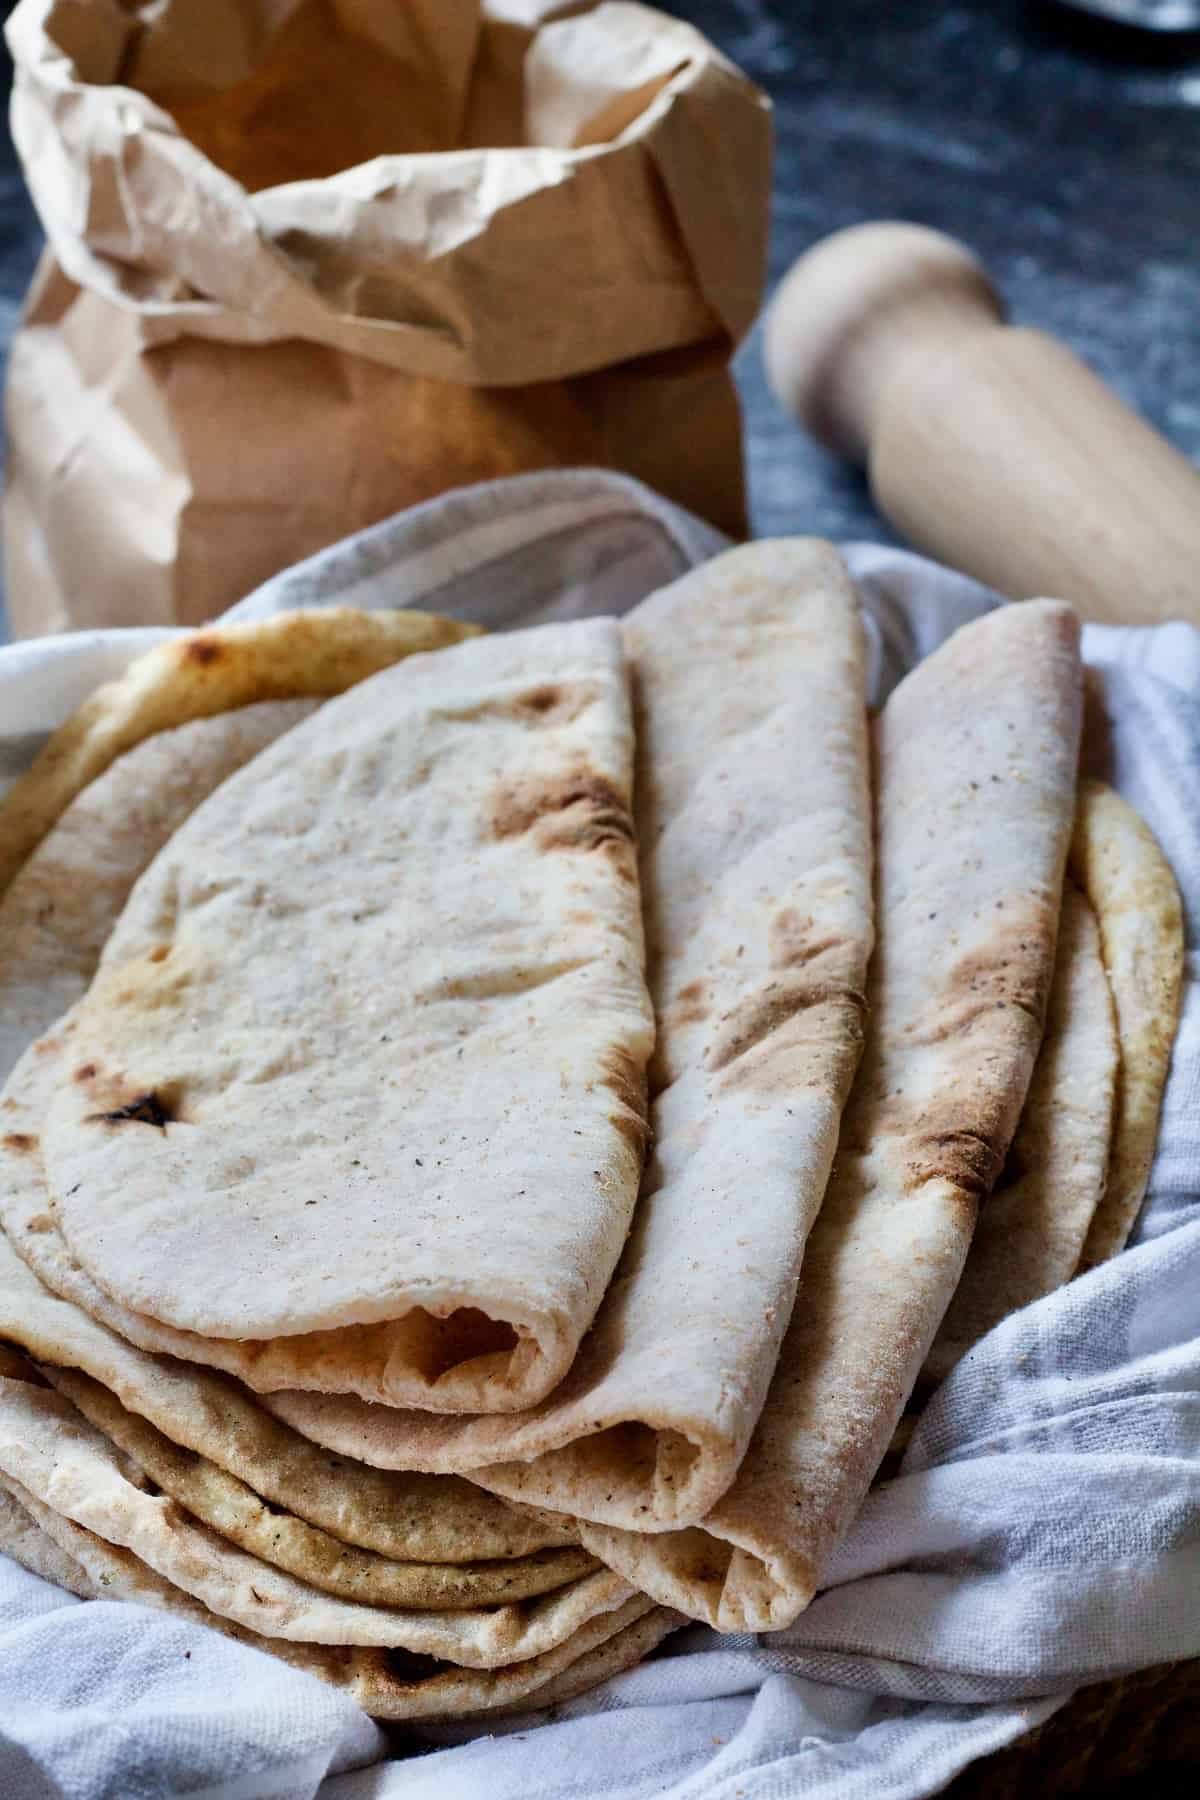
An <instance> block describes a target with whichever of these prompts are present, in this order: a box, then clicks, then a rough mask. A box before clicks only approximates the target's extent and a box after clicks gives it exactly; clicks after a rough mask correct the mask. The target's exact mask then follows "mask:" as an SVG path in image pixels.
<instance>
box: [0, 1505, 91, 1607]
mask: <svg viewBox="0 0 1200 1800" xmlns="http://www.w3.org/2000/svg"><path fill="white" fill-rule="evenodd" d="M0 1551H3V1553H4V1555H5V1556H11V1557H12V1559H13V1561H14V1562H19V1563H20V1565H21V1567H22V1568H23V1569H28V1570H29V1573H30V1574H31V1575H40V1576H41V1578H42V1580H43V1581H51V1582H53V1583H54V1585H55V1587H60V1588H66V1590H67V1592H68V1594H74V1595H75V1596H76V1597H77V1598H78V1599H80V1600H90V1599H91V1597H92V1593H93V1588H92V1584H91V1582H90V1581H89V1580H88V1577H87V1575H86V1573H85V1572H84V1570H83V1569H82V1568H81V1567H80V1565H79V1564H78V1563H77V1562H76V1561H75V1558H74V1557H73V1556H70V1555H68V1553H67V1552H66V1551H65V1550H62V1549H60V1548H59V1546H58V1545H57V1544H56V1543H55V1542H54V1539H53V1538H49V1537H47V1536H46V1534H45V1532H44V1531H43V1530H42V1528H41V1526H40V1525H38V1524H36V1523H35V1522H34V1520H33V1518H32V1517H31V1516H30V1514H29V1513H27V1512H26V1511H25V1508H24V1507H23V1506H20V1505H18V1503H17V1502H16V1501H15V1500H14V1499H13V1497H12V1495H11V1494H10V1493H8V1492H6V1491H5V1490H4V1489H3V1488H0Z"/></svg>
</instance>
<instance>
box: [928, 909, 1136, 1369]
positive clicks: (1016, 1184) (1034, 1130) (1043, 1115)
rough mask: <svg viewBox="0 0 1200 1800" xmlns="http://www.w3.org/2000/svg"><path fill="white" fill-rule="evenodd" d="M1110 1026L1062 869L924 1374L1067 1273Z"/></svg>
mask: <svg viewBox="0 0 1200 1800" xmlns="http://www.w3.org/2000/svg"><path fill="white" fill-rule="evenodd" d="M1116 1076H1117V1032H1116V1025H1115V1023H1114V1020H1113V1006H1112V997H1111V995H1110V993H1109V990H1108V980H1107V978H1106V976H1105V973H1104V962H1103V959H1102V958H1101V955H1100V933H1099V930H1098V929H1097V926H1096V916H1095V914H1094V913H1093V911H1092V909H1091V907H1090V906H1089V905H1088V903H1087V901H1086V900H1085V899H1084V897H1083V895H1082V894H1081V893H1080V891H1079V889H1078V888H1077V887H1076V886H1075V883H1074V882H1073V881H1072V880H1071V879H1070V878H1069V877H1068V879H1067V882H1066V884H1065V886H1064V888H1063V903H1062V917H1061V920H1060V923H1059V931H1058V953H1057V957H1056V961H1055V965H1054V981H1053V984H1052V986H1051V989H1050V1004H1049V1008H1048V1010H1047V1014H1046V1033H1045V1036H1044V1037H1043V1039H1042V1048H1041V1051H1040V1052H1039V1055H1038V1059H1037V1062H1036V1064H1035V1065H1034V1070H1033V1076H1032V1078H1031V1080H1030V1083H1029V1092H1028V1094H1027V1096H1026V1100H1025V1109H1024V1111H1023V1112H1022V1114H1021V1119H1020V1123H1019V1124H1018V1126H1017V1130H1016V1134H1015V1135H1014V1137H1013V1141H1012V1145H1011V1148H1010V1149H1009V1153H1008V1157H1007V1160H1006V1162H1005V1165H1004V1170H1003V1172H1002V1174H1001V1176H1000V1179H999V1180H998V1181H997V1183H996V1186H995V1187H994V1188H993V1190H992V1192H991V1194H990V1195H989V1197H988V1199H987V1202H986V1204H985V1205H984V1207H983V1209H982V1211H981V1213H980V1217H979V1224H978V1226H977V1227H976V1231H975V1236H974V1239H973V1240H972V1243H971V1253H970V1255H969V1256H968V1257H967V1264H966V1267H965V1269H964V1270H963V1272H962V1278H961V1280H960V1281H959V1284H958V1287H957V1288H956V1289H955V1292H954V1298H953V1299H952V1300H951V1302H950V1306H949V1309H948V1310H947V1313H946V1316H945V1318H944V1319H943V1320H942V1323H941V1327H940V1329H939V1331H938V1334H937V1337H936V1338H935V1339H934V1341H933V1347H932V1349H931V1350H930V1352H929V1355H928V1357H927V1358H926V1360H925V1367H924V1369H923V1370H922V1380H923V1381H926V1382H929V1383H931V1384H932V1383H934V1382H938V1381H944V1380H945V1378H946V1376H947V1375H948V1374H949V1373H950V1370H951V1369H952V1368H953V1367H954V1365H955V1363H957V1362H958V1361H959V1360H960V1358H961V1357H963V1356H965V1354H966V1353H967V1351H968V1350H969V1349H970V1348H971V1347H972V1345H973V1344H976V1343H978V1342H979V1339H980V1338H981V1337H983V1336H984V1334H985V1333H986V1332H988V1331H990V1330H991V1329H992V1326H993V1325H998V1324H999V1322H1000V1320H1001V1319H1004V1318H1007V1317H1008V1315H1009V1313H1012V1312H1016V1311H1017V1310H1018V1308H1019V1307H1022V1306H1029V1305H1030V1304H1031V1303H1032V1302H1033V1301H1034V1300H1037V1299H1040V1298H1041V1296H1042V1295H1043V1294H1049V1293H1052V1292H1053V1291H1054V1289H1055V1288H1059V1287H1061V1286H1062V1285H1063V1284H1064V1282H1068V1281H1070V1279H1071V1277H1072V1276H1073V1275H1074V1273H1075V1271H1076V1268H1077V1267H1078V1265H1079V1257H1080V1253H1081V1252H1082V1249H1083V1245H1084V1241H1085V1239H1086V1237H1087V1234H1088V1228H1089V1226H1090V1224H1091V1222H1092V1219H1093V1217H1094V1215H1095V1211H1096V1208H1097V1206H1098V1205H1099V1204H1100V1201H1101V1198H1102V1196H1103V1193H1104V1183H1105V1177H1106V1174H1107V1171H1108V1156H1109V1145H1110V1142H1111V1140H1112V1121H1113V1090H1114V1086H1115V1083H1116Z"/></svg>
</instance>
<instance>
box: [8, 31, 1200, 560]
mask: <svg viewBox="0 0 1200 1800" xmlns="http://www.w3.org/2000/svg"><path fill="white" fill-rule="evenodd" d="M6 10H7V9H6ZM674 10H675V11H677V12H680V13H683V14H685V15H686V16H687V17H688V18H690V19H692V20H693V21H694V22H695V23H696V24H697V25H699V26H700V27H701V28H702V29H703V30H704V31H706V32H707V33H708V35H709V36H710V37H711V38H712V39H713V40H714V41H715V42H716V43H718V44H719V45H720V46H721V47H722V48H723V49H724V50H725V51H726V52H727V53H728V54H729V55H730V56H731V57H732V58H733V59H734V60H735V61H736V62H738V63H740V64H741V66H742V67H743V68H744V69H746V70H747V72H748V73H749V74H751V75H752V76H753V77H754V78H755V79H756V80H757V81H759V82H760V83H761V84H762V86H763V87H764V88H765V89H766V90H767V91H768V92H769V93H770V95H771V96H772V98H773V100H774V102H775V107H776V125H777V155H776V167H775V217H774V231H773V238H772V251H771V278H772V282H774V281H776V280H778V278H779V276H780V275H781V274H782V273H783V272H784V270H785V269H786V268H787V267H788V265H789V264H790V262H791V261H792V260H793V258H794V257H796V256H797V255H798V254H799V253H800V252H801V251H802V250H804V249H805V248H806V247H807V246H808V245H810V244H811V243H813V242H814V241H815V240H816V239H817V238H819V237H821V236H823V235H824V234H825V233H826V232H829V231H833V230H836V229H837V228H838V227H840V226H843V225H850V224H854V223H856V222H857V221H860V220H864V219H872V218H884V217H892V218H906V219H914V220H918V221H920V222H922V223H924V224H928V225H934V226H937V227H939V228H941V229H942V230H945V231H950V232H953V233H954V234H955V235H957V236H960V237H963V238H965V239H966V240H967V241H968V242H969V243H970V244H971V245H972V246H973V247H974V249H975V250H976V251H977V252H978V253H979V254H980V255H981V256H982V257H983V259H984V261H985V262H986V263H987V264H988V266H989V268H990V269H991V271H992V273H993V274H994V276H995V278H996V280H997V282H998V284H999V286H1000V288H1001V289H1002V291H1003V292H1004V294H1005V295H1006V297H1007V299H1008V301H1009V304H1010V307H1011V311H1012V314H1013V316H1014V317H1015V318H1016V319H1018V320H1020V321H1021V322H1023V323H1027V324H1037V325H1040V326H1043V327H1045V328H1047V329H1049V330H1050V331H1054V332H1057V333H1058V334H1060V335H1061V336H1062V337H1063V338H1065V339H1066V340H1067V341H1068V342H1069V343H1070V344H1072V345H1073V346H1074V347H1075V349H1076V350H1078V351H1079V352H1081V353H1082V355H1083V356H1084V357H1086V358H1087V360H1088V361H1089V362H1091V363H1092V365H1093V366H1094V367H1095V368H1096V369H1097V370H1098V371H1099V372H1100V373H1101V374H1102V375H1104V376H1105V377H1106V378H1107V379H1108V380H1109V381H1111V382H1112V384H1113V385H1114V386H1115V387H1116V388H1117V389H1118V390H1119V392H1120V393H1121V394H1123V395H1124V397H1125V398H1126V399H1127V400H1128V401H1130V402H1131V403H1132V404H1133V405H1134V406H1136V407H1138V408H1139V409H1140V410H1141V411H1142V412H1144V413H1145V414H1146V415H1147V416H1148V417H1149V418H1150V419H1151V420H1152V421H1153V422H1154V423H1155V424H1156V425H1158V426H1159V427H1160V428H1161V429H1162V430H1163V431H1165V432H1166V433H1167V435H1168V436H1169V437H1171V438H1172V439H1173V440H1174V441H1175V443H1176V444H1177V445H1178V446H1179V447H1180V448H1181V449H1182V450H1184V451H1185V452H1186V453H1187V454H1189V455H1190V456H1192V457H1193V458H1196V459H1198V460H1200V251H1198V243H1200V39H1197V38H1192V39H1190V40H1155V39H1144V40H1143V39H1139V38H1137V37H1131V36H1127V35H1126V34H1124V33H1114V32H1113V31H1111V30H1110V31H1107V32H1106V31H1104V30H1103V29H1102V28H1096V29H1089V28H1087V27H1085V26H1082V25H1080V26H1075V27H1071V26H1070V25H1069V24H1068V23H1067V18H1068V15H1066V14H1064V13H1063V12H1062V11H1061V9H1059V8H1057V7H1055V6H1054V5H1051V4H1021V0H972V3H971V4H962V5H952V4H937V3H936V0H898V3H897V4H895V5H888V6H880V5H879V4H878V0H838V4H836V5H832V6H831V5H829V4H828V0H821V3H811V4H810V3H806V0H690V3H681V4H679V5H677V6H676V7H675V8H674ZM36 247H37V231H36V226H35V223H34V220H33V217H32V214H31V211H30V208H29V205H28V201H27V200H26V198H25V195H24V190H23V187H22V185H21V180H20V176H19V174H18V172H17V171H16V168H15V164H14V162H13V157H12V149H11V145H10V144H9V143H8V142H7V139H5V142H4V144H3V146H0V332H2V333H3V339H4V342H5V344H6V343H7V340H8V335H9V333H10V332H11V329H12V325H13V321H14V319H15V316H16V311H17V307H18V304H19V300H20V296H21V294H22V292H23V290H24V287H25V284H26V282H27V280H28V277H29V272H30V270H31V268H32V264H33V259H34V256H35V254H36ZM737 368H738V375H739V379H740V383H741V388H742V393H743V396H744V401H745V411H746V427H747V438H748V450H749V466H750V486H751V496H752V502H753V510H754V522H755V525H756V528H757V529H758V530H759V531H760V532H764V533H767V532H778V531H813V532H818V533H822V534H826V535H830V536H834V537H845V536H857V537H863V536H868V537H881V538H887V537H889V536H890V535H891V534H890V533H889V532H888V529H887V527H886V526H885V525H884V524H883V522H882V520H880V518H879V517H878V515H877V514H876V512H875V511H874V508H873V507H872V505H871V503H870V500H869V498H868V496H867V494H866V490H865V488H864V486H863V484H862V482H861V480H860V479H859V478H858V477H857V476H856V475H854V474H853V473H851V472H849V471H847V470H845V469H844V468H842V467H841V466H839V465H838V464H836V463H835V462H834V461H833V460H832V459H831V458H829V457H827V456H825V455H824V454H823V453H822V452H821V451H820V450H818V449H817V448H815V447H814V446H813V445H811V444H809V443H807V442H806V441H805V439H804V438H803V437H802V436H801V434H800V432H799V431H798V430H797V429H796V428H795V427H794V426H792V425H791V424H790V423H789V421H788V420H787V419H786V418H785V417H784V416H783V415H782V414H781V413H780V412H779V410H778V408H777V407H776V406H775V405H774V403H773V401H772V400H771V397H770V395H769V393H768V391H767V388H766V383H765V380H764V377H763V372H762V364H761V357H760V346H759V341H758V333H755V334H754V335H753V336H752V337H751V339H750V340H749V341H748V343H747V344H746V345H745V346H744V347H743V349H742V351H741V352H740V354H739V357H738V363H737Z"/></svg>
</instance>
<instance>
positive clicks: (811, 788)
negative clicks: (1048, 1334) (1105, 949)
mask: <svg viewBox="0 0 1200 1800" xmlns="http://www.w3.org/2000/svg"><path fill="white" fill-rule="evenodd" d="M625 641H626V645H627V648H628V651H629V655H630V659H631V662H632V666H633V672H634V689H635V703H636V716H637V729H638V778H637V792H638V823H639V836H640V842H641V848H642V859H641V872H642V889H643V895H644V903H645V917H646V935H647V949H648V966H649V979H650V984H651V989H652V992H653V995H654V1000H655V1011H656V1015H657V1018H658V1025H659V1035H658V1044H657V1048H656V1051H655V1058H654V1066H653V1071H652V1095H653V1105H652V1121H651V1122H652V1128H653V1133H654V1144H655V1149H654V1154H653V1156H652V1158H651V1160H650V1162H649V1164H648V1167H647V1173H646V1179H645V1183H644V1185H643V1190H642V1196H641V1200H640V1202H639V1206H638V1214H637V1218H636V1220H635V1223H634V1229H633V1232H632V1234H631V1237H630V1242H629V1245H628V1247H627V1249H626V1252H625V1256H624V1258H623V1260H622V1262H621V1264H620V1266H619V1268H618V1270H617V1273H616V1276H615V1278H614V1280H613V1283H612V1285H611V1287H610V1289H609V1292H608V1294H607V1296H606V1298H605V1301H604V1305H603V1306H602V1308H601V1310H600V1314H599V1316H598V1318H597V1321H596V1324H595V1326H594V1327H593V1329H592V1331H591V1333H590V1334H589V1336H588V1338H587V1339H585V1341H584V1344H583V1346H582V1348H581V1351H580V1354H579V1356H578V1357H577V1359H576V1362H575V1365H574V1367H573V1368H572V1370H571V1372H570V1374H569V1375H568V1377H567V1378H566V1380H565V1381H564V1382H563V1383H562V1384H561V1386H560V1387H559V1388H558V1389H557V1390H556V1392H555V1393H554V1394H553V1395H552V1396H551V1397H550V1399H549V1400H548V1401H547V1402H545V1403H543V1405H542V1406H540V1407H538V1408H536V1409H534V1410H532V1411H530V1412H528V1413H526V1414H524V1415H522V1416H521V1417H520V1418H516V1417H513V1418H498V1417H492V1418H482V1417H481V1418H476V1419H472V1420H469V1421H463V1420H455V1419H446V1418H441V1419H439V1418H435V1417H433V1416H432V1415H424V1416H419V1415H415V1414H405V1413H403V1412H400V1411H398V1410H395V1409H392V1408H388V1407H381V1406H363V1405H356V1404H354V1403H353V1402H352V1401H349V1400H346V1399H344V1398H341V1397H333V1396H316V1395H312V1394H297V1393H294V1392H293V1393H286V1394H279V1393H276V1394H272V1395H270V1396H265V1397H264V1400H265V1403H266V1404H268V1405H269V1406H270V1407H271V1409H272V1410H273V1411H275V1412H276V1413H277V1414H278V1415H279V1416H281V1417H284V1418H286V1419H287V1420H289V1421H290V1422H291V1423H293V1424H294V1425H295V1426H296V1427H297V1429H298V1430H300V1431H302V1432H304V1433H306V1434H307V1435H309V1436H311V1437H312V1438H313V1439H314V1440H315V1441H316V1442H318V1443H322V1444H325V1445H327V1446H329V1447H331V1448H335V1449H342V1450H347V1449H349V1447H350V1446H351V1445H354V1446H355V1451H354V1454H357V1455H360V1456H362V1457H363V1458H364V1459H365V1460H366V1461H368V1462H377V1463H379V1464H380V1465H381V1466H383V1467H397V1468H413V1467H415V1468H426V1469H442V1470H469V1471H471V1472H472V1474H473V1478H474V1479H477V1480H479V1481H481V1482H482V1483H483V1484H484V1485H486V1486H488V1487H490V1488H492V1489H494V1491H496V1492H498V1493H503V1494H506V1495H509V1496H511V1497H513V1498H516V1499H519V1500H524V1501H527V1502H531V1503H534V1504H537V1505H543V1506H547V1507H555V1508H558V1509H561V1510H563V1511H567V1512H571V1513H579V1514H581V1515H583V1516H586V1517H590V1518H593V1519H601V1520H605V1521H607V1522H611V1523H616V1524H619V1525H631V1526H634V1527H641V1528H643V1529H646V1530H664V1529H668V1528H670V1527H672V1526H675V1525H678V1524H681V1523H690V1522H692V1521H694V1520H696V1519H699V1518H700V1517H702V1516H703V1514H704V1513H705V1512H706V1511H708V1510H709V1509H710V1507H711V1506H712V1505H713V1503H714V1502H715V1501H716V1500H717V1499H718V1497H719V1496H720V1495H721V1494H722V1493H723V1492H724V1491H725V1489H726V1488H727V1487H728V1485H729V1483H730V1481H731V1480H732V1478H733V1475H734V1472H735V1470H736V1469H737V1466H738V1463H739V1462H740V1460H741V1458H742V1455H743V1454H744V1451H745V1448H746V1445H747V1443H748V1442H749V1438H750V1434H751V1432H752V1430H753V1428H754V1423H755V1420H756V1419H757V1417H758V1413H759V1410H760V1408H761V1406H762V1402H763V1398H764V1395H765V1393H766V1390H767V1385H768V1383H769V1381H770V1379H771V1374H772V1371H773V1369H774V1366H775V1362H776V1358H777V1355H778V1350H779V1344H780V1340H781V1338H782V1335H783V1332H784V1329H785V1327H786V1325H787V1320H788V1315H789V1313H790V1311H791V1306H792V1298H793V1294H794V1291H795V1282H796V1277H797V1272H798V1270H799V1266H800V1258H801V1254H802V1251H803V1246H804V1240H805V1238H806V1236H807V1234H808V1231H809V1229H810V1227H811V1225H812V1221H813V1219H814V1217H815V1216H816V1212H817V1208H818V1207H819V1205H820V1203H821V1197H822V1194H823V1193H824V1190H825V1184H826V1180H827V1178H828V1173H829V1167H830V1162H831V1159H832V1156H833V1150H834V1145H835V1143H836V1140H837V1130H838V1122H839V1119H840V1115H841V1109H842V1106H843V1103H844V1100H845V1096H846V1094H847V1092H848V1090H849V1086H850V1082H851V1080H852V1078H853V1073H854V1069H855V1067H856V1065H857V1062H858V1057H859V1053H860V1049H861V1044H862V1021H863V1008H864V1000H863V989H864V985H865V979H866V965H867V961H868V957H869V953H870V946H871V936H872V924H871V895H870V854H871V851H870V803H869V797H868V790H867V744H866V720H865V711H864V701H863V685H864V641H863V634H862V629H861V624H860V620H859V615H858V608H857V603H856V600H855V597H854V594H853V591H852V589H851V587H850V584H849V581H848V579H847V577H846V573H845V570H844V567H843V565H842V563H841V561H840V559H839V558H838V557H837V556H836V554H835V553H834V552H833V551H832V550H831V549H830V548H829V547H828V546H827V545H824V544H819V543H814V542H805V541H801V540H797V541H792V542H786V543H760V544H755V545H752V546H748V547H747V548H744V549H739V550H736V551H732V552H730V553H729V554H728V555H725V556H722V557H719V558H717V559H716V560H715V561H714V562H712V563H709V564H707V565H706V566H705V567H704V568H701V569H698V570H696V571H695V572H694V573H692V574H690V575H688V576H685V577H684V579H683V580H681V581H679V582H677V583H675V584H674V585H673V586H671V587H669V588H666V589H664V590H663V591H661V592H660V593H658V594H656V595H654V596H653V597H652V598H651V599H649V600H648V601H646V602H645V603H644V604H643V605H642V606H640V607H638V608H637V609H636V610H635V611H634V612H633V613H631V614H630V615H629V617H628V619H627V621H626V629H625ZM502 1457H503V1458H504V1459H506V1460H505V1461H504V1463H503V1465H502V1466H497V1463H498V1461H499V1459H500V1458H502ZM488 1465H490V1466H488Z"/></svg>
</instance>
